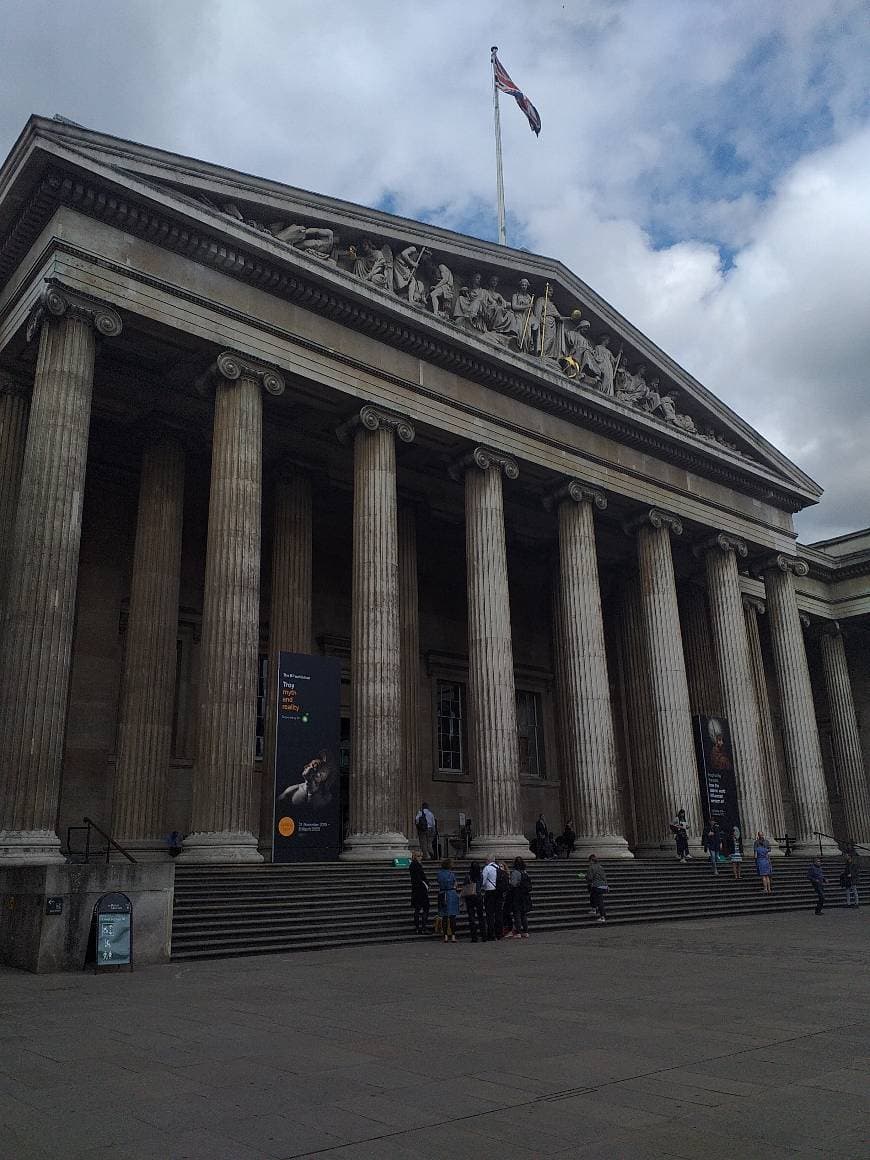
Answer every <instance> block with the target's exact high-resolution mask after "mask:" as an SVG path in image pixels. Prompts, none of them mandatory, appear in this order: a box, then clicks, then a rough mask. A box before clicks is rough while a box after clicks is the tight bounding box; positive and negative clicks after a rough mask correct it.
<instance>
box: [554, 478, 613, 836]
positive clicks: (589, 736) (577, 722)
mask: <svg viewBox="0 0 870 1160" xmlns="http://www.w3.org/2000/svg"><path fill="white" fill-rule="evenodd" d="M551 502H557V503H558V505H559V506H558V514H559V553H560V561H561V584H560V593H561V602H560V604H561V606H560V609H559V615H560V618H561V621H562V637H563V642H564V645H563V648H564V660H563V665H564V675H565V684H566V688H565V694H566V695H565V713H566V721H565V749H566V756H567V759H568V765H567V769H566V770H565V776H566V778H567V781H568V786H567V790H566V799H567V800H568V801H569V802H570V809H569V811H568V812H569V814H570V815H571V816H572V817H573V818H574V828H575V830H576V833H577V845H576V849H575V857H578V858H584V857H588V855H589V854H590V853H591V852H592V851H595V852H597V853H598V854H600V855H601V856H602V857H605V858H630V857H631V853H630V851H629V849H628V843H627V842H626V840H625V837H624V836H623V823H622V818H621V815H620V805H619V786H618V783H617V775H616V742H615V740H614V736H613V717H612V714H611V708H610V682H609V680H608V675H607V657H606V654H605V651H604V623H603V620H602V614H601V590H600V587H599V583H598V556H597V552H596V548H595V520H594V515H593V510H594V509H595V508H597V509H599V510H603V509H604V508H606V507H607V500H606V498H605V496H604V495H603V493H602V492H600V491H597V490H595V489H594V488H590V487H585V486H584V485H583V484H581V483H579V482H578V481H577V480H571V481H569V482H568V483H567V484H566V485H565V486H564V487H563V488H560V489H559V491H558V492H557V493H556V495H555V496H553V497H551Z"/></svg>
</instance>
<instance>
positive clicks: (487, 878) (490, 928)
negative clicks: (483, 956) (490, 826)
mask: <svg viewBox="0 0 870 1160" xmlns="http://www.w3.org/2000/svg"><path fill="white" fill-rule="evenodd" d="M497 882H498V863H497V862H496V861H495V859H494V858H492V857H490V858H489V859H488V861H487V863H486V865H485V866H484V868H483V872H482V873H481V876H480V884H481V890H482V892H483V909H484V911H485V913H486V937H487V939H488V940H492V939H495V938H497V937H498V934H497V932H496V918H498V921H499V922H501V906H500V904H499V897H498V892H497V890H496V884H497Z"/></svg>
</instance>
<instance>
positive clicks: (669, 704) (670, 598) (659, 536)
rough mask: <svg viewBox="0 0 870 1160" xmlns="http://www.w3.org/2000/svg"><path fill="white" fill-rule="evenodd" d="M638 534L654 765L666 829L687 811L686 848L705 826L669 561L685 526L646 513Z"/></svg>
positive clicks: (671, 518)
mask: <svg viewBox="0 0 870 1160" xmlns="http://www.w3.org/2000/svg"><path fill="white" fill-rule="evenodd" d="M632 529H636V531H637V560H638V573H639V577H640V600H641V609H642V612H643V621H644V633H645V637H646V643H647V655H648V660H649V683H650V694H651V699H652V709H653V716H652V725H653V737H654V745H655V760H656V768H657V771H658V776H659V780H660V784H661V788H662V799H663V803H664V807H665V810H666V811H667V816H666V817H665V818H663V819H662V827H663V830H664V832H665V833H667V832H668V831H667V824H668V821H669V820H670V818H672V817H673V816H674V814H676V812H677V810H679V809H684V810H685V811H686V824H687V827H688V833H689V844H690V846H696V847H697V846H698V845H699V844H700V840H701V828H702V825H703V820H702V814H701V795H700V788H699V783H698V772H697V765H696V760H695V750H694V744H693V742H692V721H691V710H690V708H689V688H688V684H687V681H686V664H685V660H684V658H683V643H682V638H681V636H680V614H679V609H678V607H677V590H676V586H675V582H674V564H673V559H672V557H671V539H670V538H671V534H674V535H677V536H678V535H681V534H682V530H683V526H682V524H681V523H680V521H679V520H678V519H677V518H676V517H674V516H671V515H668V514H666V513H664V512H660V511H656V510H653V511H650V512H649V513H647V514H645V515H644V516H643V517H642V518H641V519H640V520H636V521H634V522H633V523H632V524H630V525H628V528H627V530H632Z"/></svg>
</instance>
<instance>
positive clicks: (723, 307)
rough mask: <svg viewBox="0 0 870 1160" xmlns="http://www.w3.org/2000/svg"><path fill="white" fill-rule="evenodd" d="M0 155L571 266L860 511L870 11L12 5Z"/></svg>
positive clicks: (800, 0)
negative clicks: (530, 115) (270, 198)
mask: <svg viewBox="0 0 870 1160" xmlns="http://www.w3.org/2000/svg"><path fill="white" fill-rule="evenodd" d="M0 43H2V44H3V57H4V69H3V71H2V74H0V149H2V152H3V153H4V154H5V152H6V151H7V150H8V148H9V147H10V146H11V144H12V143H13V141H14V140H15V138H16V136H17V135H18V133H19V132H20V130H21V128H22V126H23V124H24V121H25V120H26V118H27V116H28V115H29V113H31V112H38V113H43V114H48V115H51V114H53V113H56V112H59V113H62V114H63V115H64V116H66V117H69V118H71V119H73V120H75V121H79V122H80V123H82V124H84V125H87V126H88V127H91V128H94V129H101V130H104V131H106V132H109V133H114V134H117V135H119V136H122V137H129V138H133V139H135V140H138V141H144V142H147V143H148V144H152V145H157V146H161V147H163V148H166V149H172V150H176V151H178V152H180V153H186V154H190V155H193V156H197V157H202V158H205V159H207V160H209V161H214V162H217V163H219V164H223V165H228V166H232V167H235V168H238V169H242V170H246V171H249V172H253V173H257V174H261V175H264V176H267V177H271V178H275V179H277V180H281V181H286V182H288V183H290V184H293V185H297V186H301V187H303V188H306V189H313V190H317V191H318V192H321V193H327V194H332V195H334V196H338V197H345V198H348V199H350V200H352V201H357V202H361V203H364V204H368V205H374V206H378V207H380V208H384V209H388V210H392V211H395V212H398V213H401V214H405V215H408V216H411V217H417V218H423V219H425V220H430V221H433V222H437V223H438V224H440V225H444V226H448V227H450V228H454V229H459V230H462V231H464V232H467V233H472V234H476V235H478V236H481V237H485V238H493V239H494V238H495V235H496V219H495V210H494V189H495V175H494V160H493V140H492V99H491V75H490V69H489V47H490V45H492V44H498V45H499V47H500V57H501V59H502V62H503V63H504V65H505V67H506V68H507V69H508V70H509V72H510V73H511V74H512V76H513V78H514V80H515V81H516V82H517V84H519V85H520V86H521V87H522V88H523V89H524V90H525V91H526V93H527V94H528V95H529V97H530V98H531V99H532V100H533V101H534V103H535V104H536V106H537V107H538V109H539V111H540V114H541V118H542V121H543V129H542V132H541V136H540V138H538V139H536V138H535V137H534V136H533V134H532V133H531V132H530V130H529V128H528V125H527V123H526V120H525V118H524V117H523V115H522V114H521V112H520V111H519V109H518V108H517V107H516V105H515V104H514V103H513V102H512V101H511V100H510V99H509V98H502V133H503V142H504V153H505V185H506V199H507V206H508V241H509V242H510V243H511V244H512V245H517V246H525V247H527V248H529V249H531V250H534V251H537V252H541V253H545V254H550V255H553V256H555V257H558V258H561V259H562V260H563V261H564V262H565V263H566V264H567V265H568V266H570V267H571V268H572V269H573V270H574V271H576V273H577V274H578V275H579V276H580V277H581V278H583V279H584V280H585V281H586V282H588V283H589V284H590V285H592V286H593V287H594V288H595V289H596V290H597V291H598V292H599V293H601V294H603V295H604V297H605V298H607V299H608V300H609V301H610V302H612V303H613V305H614V306H616V307H617V308H618V309H619V310H621V311H622V312H623V313H624V314H626V315H627V316H628V317H629V318H631V320H632V321H633V322H634V323H635V324H636V325H638V326H639V327H640V328H641V329H642V330H644V331H645V332H646V333H647V334H648V335H649V336H650V337H651V338H652V339H654V340H655V341H656V342H657V343H659V344H660V345H661V346H662V347H664V348H665V349H666V350H667V351H668V352H669V353H670V354H672V355H673V356H674V357H675V358H676V359H677V360H678V361H679V362H681V363H682V364H683V366H685V367H686V368H687V369H688V370H690V371H691V372H692V373H693V374H695V375H696V376H697V377H698V378H700V379H701V381H702V382H704V383H705V384H706V385H707V386H708V387H710V388H711V389H712V390H713V391H715V392H716V393H717V394H718V395H719V396H720V397H721V398H723V399H724V400H725V401H726V402H727V403H728V404H729V405H730V406H732V407H733V408H734V409H735V410H736V411H738V412H739V413H740V414H741V415H743V416H744V417H745V418H746V419H747V420H748V421H749V422H750V423H752V424H753V425H754V426H756V427H757V428H758V429H759V430H760V431H761V432H763V434H764V435H766V436H767V438H769V439H770V440H772V441H773V442H774V443H776V444H777V445H778V446H779V447H781V448H782V449H783V450H784V451H785V453H786V454H787V455H789V456H790V457H791V458H792V459H793V460H795V462H796V463H798V464H799V465H800V466H801V467H802V468H803V469H804V470H805V471H807V472H808V473H809V474H810V475H812V476H813V477H814V478H815V479H816V480H818V482H819V483H821V484H822V485H823V486H824V487H825V489H826V495H825V496H824V498H823V500H822V503H821V504H820V505H819V506H818V507H816V508H812V509H810V510H809V511H808V512H806V513H804V514H803V515H801V516H799V517H798V528H799V532H800V535H801V539H802V540H804V542H809V541H811V540H814V539H818V538H821V537H826V536H834V535H838V534H841V533H843V532H846V531H850V530H853V529H855V528H857V527H866V526H867V525H870V457H868V454H867V449H868V448H870V65H868V61H870V0H791V2H787V3H783V2H782V0H565V2H564V3H560V2H558V0H553V2H551V0H536V3H535V4H526V3H519V2H517V3H513V4H509V3H505V2H504V0H500V2H497V0H473V2H469V0H438V2H437V3H423V2H415V0H119V2H116V3H115V4H113V5H106V4H103V3H100V4H98V3H96V2H94V0H65V3H63V4H58V3H57V2H56V0H52V2H49V0H28V2H27V3H24V0H6V4H5V5H4V19H3V31H2V34H0Z"/></svg>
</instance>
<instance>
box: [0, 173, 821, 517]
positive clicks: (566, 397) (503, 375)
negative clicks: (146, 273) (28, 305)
mask: <svg viewBox="0 0 870 1160" xmlns="http://www.w3.org/2000/svg"><path fill="white" fill-rule="evenodd" d="M135 196H136V195H135V193H134V192H132V191H131V193H130V194H129V195H128V196H126V197H125V196H121V195H119V194H117V193H116V192H113V191H112V190H110V189H108V188H100V187H99V186H98V185H96V184H92V183H90V182H86V181H83V180H78V179H76V178H74V177H72V176H69V175H67V174H66V173H64V172H62V171H60V170H56V171H51V172H49V173H48V174H47V175H46V176H45V177H44V178H43V180H42V182H41V183H40V185H39V186H38V187H37V189H36V191H35V193H34V195H33V196H32V198H31V200H30V201H29V202H28V203H27V205H26V206H25V208H24V209H23V210H22V212H21V214H20V215H19V218H18V219H17V221H16V223H15V224H14V225H13V227H12V229H11V230H10V231H9V233H8V235H7V237H6V239H5V240H4V241H3V243H2V245H0V283H2V282H3V281H4V280H5V278H6V277H8V275H9V273H11V271H12V270H13V269H14V268H15V266H16V265H17V264H18V262H19V261H20V260H21V258H22V257H23V255H24V253H25V252H26V250H27V248H28V247H29V245H31V244H32V242H33V240H34V239H35V237H36V236H37V234H38V233H39V230H40V229H41V228H42V227H43V226H44V224H45V222H46V221H47V220H48V218H49V216H50V214H51V213H52V212H53V211H54V210H55V209H56V208H57V207H58V206H59V205H68V206H70V207H72V208H75V209H76V210H78V211H79V212H82V213H85V214H87V215H89V216H92V217H94V218H97V219H98V220H102V221H105V222H107V223H108V224H111V225H113V226H116V227H117V228H120V229H123V230H125V231H126V232H128V233H130V234H132V235H134V236H138V237H141V238H143V239H145V240H147V241H151V242H153V243H154V244H156V245H159V246H162V247H163V248H166V249H169V250H173V251H175V252H177V253H180V254H182V255H185V256H187V257H189V258H191V259H192V260H194V261H197V262H199V263H201V264H204V265H207V266H210V267H212V268H214V269H217V270H220V271H222V272H224V273H226V274H228V275H230V276H232V277H235V278H238V279H240V280H242V281H245V282H247V283H248V284H251V285H254V286H256V287H258V288H261V289H263V290H265V291H267V292H268V293H271V294H273V295H275V296H276V297H279V298H282V299H284V300H287V301H292V302H296V303H298V304H299V305H301V306H303V307H305V308H306V309H308V310H311V311H313V312H315V313H318V314H322V315H324V316H325V317H329V318H332V319H334V320H335V321H338V322H339V323H341V324H342V325H344V326H348V327H350V328H353V329H355V330H359V331H361V332H363V333H366V334H369V335H371V336H373V337H375V338H377V339H378V340H380V341H383V342H387V343H389V344H390V345H393V346H395V347H397V348H398V349H401V350H405V351H407V352H409V353H412V354H414V355H415V356H418V357H420V358H422V359H425V360H426V361H429V362H432V363H433V364H435V365H438V366H441V367H445V368H446V369H448V370H450V371H451V372H453V373H457V374H460V375H462V376H464V377H467V378H469V379H471V380H473V381H476V382H480V383H482V384H483V385H485V386H489V387H491V388H492V389H494V390H496V391H499V392H501V393H504V394H507V395H510V396H512V397H514V398H517V399H521V400H522V401H524V402H527V403H528V404H530V405H531V406H533V407H536V408H538V409H540V410H544V411H548V412H550V413H552V414H556V415H560V416H562V417H565V418H567V419H568V420H569V421H572V422H576V423H578V424H579V425H581V426H583V427H591V428H595V429H599V430H602V431H604V432H605V433H607V434H608V435H610V436H611V437H612V438H614V439H615V440H616V441H618V442H622V443H625V444H628V445H631V446H638V447H642V448H643V449H644V450H645V451H647V452H649V453H651V454H653V455H655V456H657V457H660V458H662V459H663V460H665V461H667V462H673V463H678V464H680V465H681V466H683V467H686V468H687V469H689V470H693V471H697V472H698V474H700V475H703V476H707V477H709V478H713V479H717V480H719V481H721V482H723V483H725V484H726V485H727V486H730V487H734V488H735V490H737V491H741V492H744V493H748V494H752V495H755V496H758V497H761V498H762V499H764V500H765V501H766V502H769V503H771V504H773V505H774V506H777V507H779V508H780V509H782V510H785V511H789V512H794V511H799V510H800V509H801V508H802V507H803V506H804V503H803V502H802V500H801V499H799V498H798V496H797V492H796V491H789V490H788V487H789V485H788V484H787V483H783V484H779V485H777V484H776V483H775V482H773V481H771V480H769V479H767V478H765V477H764V476H761V478H759V475H757V474H756V470H755V469H757V468H758V465H757V464H752V463H748V462H746V463H739V462H738V457H737V456H734V455H732V454H731V453H729V452H727V451H725V450H724V449H721V448H720V449H717V448H716V447H715V446H712V447H711V446H706V447H703V446H696V445H694V441H692V440H690V439H689V437H687V436H684V435H681V434H680V433H679V432H678V431H675V430H674V429H673V428H670V427H667V426H665V425H661V430H658V429H655V430H654V429H653V422H652V421H647V420H646V419H645V417H644V416H643V415H638V414H622V413H621V412H622V410H623V409H622V408H617V406H616V405H615V404H614V405H611V404H609V403H608V401H607V400H606V398H603V397H600V398H593V396H595V395H596V392H594V391H588V390H581V389H580V388H578V387H576V386H575V385H573V384H572V383H571V382H570V381H567V380H564V378H563V376H561V375H560V374H557V373H555V372H548V371H546V370H545V369H543V368H536V367H533V366H524V365H516V366H515V365H513V364H514V363H517V364H519V361H520V360H519V359H515V358H510V357H506V356H505V351H504V349H503V348H501V347H499V346H498V344H496V343H493V342H489V341H481V340H475V339H474V338H469V336H468V335H462V334H457V333H452V331H453V330H454V328H452V327H449V326H447V325H446V324H443V323H439V322H437V321H436V320H434V319H432V318H426V317H425V316H424V317H422V318H418V317H417V316H416V313H415V312H413V311H411V310H410V309H409V308H408V307H407V306H405V307H404V308H403V307H402V304H401V303H400V302H399V301H398V300H396V299H394V298H392V299H390V300H389V301H388V296H387V295H386V294H381V295H377V293H376V292H374V293H373V292H372V291H371V290H370V289H366V290H364V291H363V292H362V293H361V292H360V288H359V285H352V284H353V283H355V282H357V280H356V279H354V278H353V277H352V276H351V275H343V276H342V277H340V278H339V277H338V276H336V278H335V281H341V282H347V283H348V285H347V286H346V287H344V286H340V285H332V286H331V285H322V284H320V285H318V284H317V283H318V275H321V274H322V272H323V271H322V269H321V270H317V269H316V268H315V267H317V265H318V263H317V261H316V260H315V259H308V260H307V262H306V260H305V259H304V258H303V257H301V256H300V255H299V254H296V253H294V254H293V260H294V263H295V264H296V266H297V267H299V266H301V267H302V269H299V268H290V271H291V272H288V266H287V263H286V262H285V261H282V260H279V259H275V260H274V261H273V260H270V259H271V255H268V254H263V253H262V251H259V252H254V253H252V252H251V251H250V250H248V249H245V248H244V243H237V245H234V244H233V242H232V240H231V239H228V238H227V237H226V236H224V237H221V236H220V234H218V235H217V237H215V236H212V235H211V234H210V233H209V232H208V227H207V226H205V225H202V226H194V225H191V226H189V227H188V226H187V225H186V224H182V222H181V221H176V220H173V219H172V218H171V217H169V216H167V215H166V214H165V213H162V212H158V211H156V210H154V209H152V208H150V207H148V206H146V205H144V204H139V203H137V202H136V201H135ZM247 232H250V234H251V244H252V245H256V243H257V242H260V243H261V244H262V242H263V236H262V234H258V232H257V231H255V230H249V231H247ZM306 266H307V267H308V268H309V269H310V276H309V269H306V268H305V267H306ZM333 273H334V272H333ZM144 280H146V281H147V279H144ZM319 280H320V281H321V282H322V278H321V279H319ZM171 292H172V293H174V294H176V295H177V296H189V294H188V292H187V291H185V290H183V289H182V288H180V287H177V286H173V287H171ZM194 297H195V296H194ZM375 297H378V298H382V299H384V302H383V303H380V302H376V301H373V300H372V299H373V298H375ZM388 304H389V306H390V308H391V314H392V315H397V314H398V315H400V316H404V315H407V318H405V317H398V318H397V317H386V316H385V315H384V314H383V313H381V312H380V310H382V309H383V307H384V306H386V305H388ZM303 344H304V343H303ZM490 346H491V347H492V348H493V349H492V351H491V352H490V351H486V350H483V349H480V350H479V351H478V350H476V349H475V348H483V347H490ZM331 355H332V356H333V357H339V358H340V357H341V356H340V355H338V354H337V352H335V351H331ZM351 361H352V360H351ZM523 361H531V360H523ZM655 426H656V428H658V427H659V424H658V423H656V425H655ZM768 470H769V469H767V468H766V467H761V468H760V471H762V472H766V471H768ZM798 490H799V489H798Z"/></svg>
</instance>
